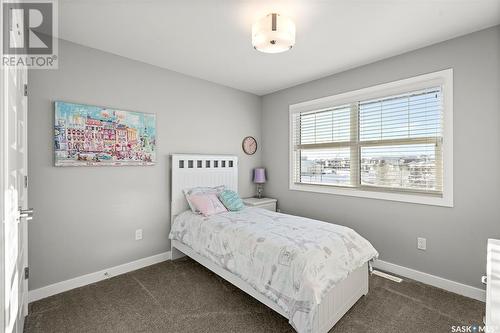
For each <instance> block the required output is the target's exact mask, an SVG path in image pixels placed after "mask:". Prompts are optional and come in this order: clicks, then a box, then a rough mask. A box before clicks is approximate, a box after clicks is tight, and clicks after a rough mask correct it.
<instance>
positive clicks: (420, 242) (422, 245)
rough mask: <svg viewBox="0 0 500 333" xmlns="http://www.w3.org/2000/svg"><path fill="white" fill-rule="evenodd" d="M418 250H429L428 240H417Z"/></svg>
mask: <svg viewBox="0 0 500 333" xmlns="http://www.w3.org/2000/svg"><path fill="white" fill-rule="evenodd" d="M417 249H419V250H423V251H425V250H427V239H425V238H422V237H418V238H417Z"/></svg>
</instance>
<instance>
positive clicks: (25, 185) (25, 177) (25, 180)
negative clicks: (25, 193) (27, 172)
mask: <svg viewBox="0 0 500 333" xmlns="http://www.w3.org/2000/svg"><path fill="white" fill-rule="evenodd" d="M24 188H28V176H24Z"/></svg>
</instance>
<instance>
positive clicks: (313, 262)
mask: <svg viewBox="0 0 500 333" xmlns="http://www.w3.org/2000/svg"><path fill="white" fill-rule="evenodd" d="M169 237H170V238H171V239H175V240H177V241H179V242H181V243H183V244H185V245H187V246H189V247H190V248H191V249H193V250H194V251H195V252H197V253H198V254H200V255H202V256H204V257H206V258H208V259H209V260H211V261H213V262H214V263H216V264H218V265H219V266H221V267H223V268H224V269H226V270H228V271H230V272H231V273H233V274H235V275H236V276H238V277H240V278H241V279H242V280H244V281H246V282H247V283H248V284H250V285H251V286H252V287H253V288H254V289H255V290H257V291H258V292H260V293H262V294H263V295H265V296H266V297H267V298H269V299H270V300H271V301H273V302H275V303H276V304H277V305H278V306H279V307H280V308H282V309H283V310H284V312H285V313H287V314H288V318H289V321H290V324H291V325H292V326H293V327H294V328H295V329H296V330H297V331H298V332H309V331H310V330H311V328H312V323H313V319H314V315H315V311H316V308H317V305H318V304H320V303H321V300H322V298H323V296H324V295H325V294H326V293H327V292H328V291H329V290H330V289H331V288H333V287H334V286H335V285H336V284H337V283H339V282H340V281H342V280H343V279H345V278H346V277H347V276H348V274H349V273H350V272H352V271H354V270H356V269H357V268H359V267H361V266H363V265H364V264H365V263H366V262H367V261H369V260H371V259H373V258H376V257H377V256H378V253H377V251H376V250H375V248H374V247H373V246H372V245H371V244H370V242H368V241H367V240H366V239H364V238H363V237H361V236H360V235H359V234H358V233H356V232H355V231H354V230H352V229H350V228H347V227H344V226H340V225H336V224H332V223H326V222H322V221H317V220H313V219H308V218H303V217H299V216H293V215H287V214H281V213H276V212H272V211H268V210H264V209H260V208H245V209H243V210H241V211H238V212H227V213H221V214H217V215H213V216H210V217H204V216H201V215H198V214H194V213H192V212H191V211H186V212H183V213H181V214H179V215H178V216H177V217H176V218H175V219H174V222H173V225H172V228H171V232H170V236H169Z"/></svg>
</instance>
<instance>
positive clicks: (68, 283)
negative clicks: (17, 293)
mask: <svg viewBox="0 0 500 333" xmlns="http://www.w3.org/2000/svg"><path fill="white" fill-rule="evenodd" d="M170 258H171V253H170V251H168V252H163V253H160V254H156V255H154V256H151V257H147V258H142V259H138V260H135V261H132V262H129V263H126V264H122V265H118V266H114V267H110V268H108V269H103V270H101V271H98V272H94V273H90V274H85V275H82V276H78V277H76V278H73V279H69V280H65V281H61V282H57V283H54V284H51V285H48V286H45V287H42V288H38V289H34V290H30V291H29V292H28V302H29V303H31V302H34V301H38V300H40V299H42V298H46V297H49V296H52V295H55V294H59V293H62V292H65V291H68V290H71V289H75V288H78V287H83V286H86V285H88V284H91V283H95V282H99V281H102V280H105V279H108V278H110V277H113V276H117V275H121V274H125V273H128V272H131V271H135V270H137V269H140V268H143V267H146V266H151V265H154V264H157V263H160V262H163V261H166V260H170Z"/></svg>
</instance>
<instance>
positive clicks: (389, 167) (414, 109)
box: [359, 87, 443, 192]
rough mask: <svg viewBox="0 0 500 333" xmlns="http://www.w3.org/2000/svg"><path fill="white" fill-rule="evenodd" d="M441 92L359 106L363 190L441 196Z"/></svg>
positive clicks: (432, 90) (428, 91)
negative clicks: (392, 190)
mask: <svg viewBox="0 0 500 333" xmlns="http://www.w3.org/2000/svg"><path fill="white" fill-rule="evenodd" d="M442 119H443V107H442V94H441V88H440V87H432V88H428V89H424V90H418V91H413V92H409V93H406V94H402V95H397V96H390V97H386V98H381V99H376V100H369V101H361V102H359V144H360V146H361V148H360V159H361V161H360V168H361V170H360V178H361V185H365V186H377V187H386V188H395V189H406V190H415V191H428V192H433V191H436V192H441V191H442V181H441V178H442V162H441V160H442V152H441V140H442Z"/></svg>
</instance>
